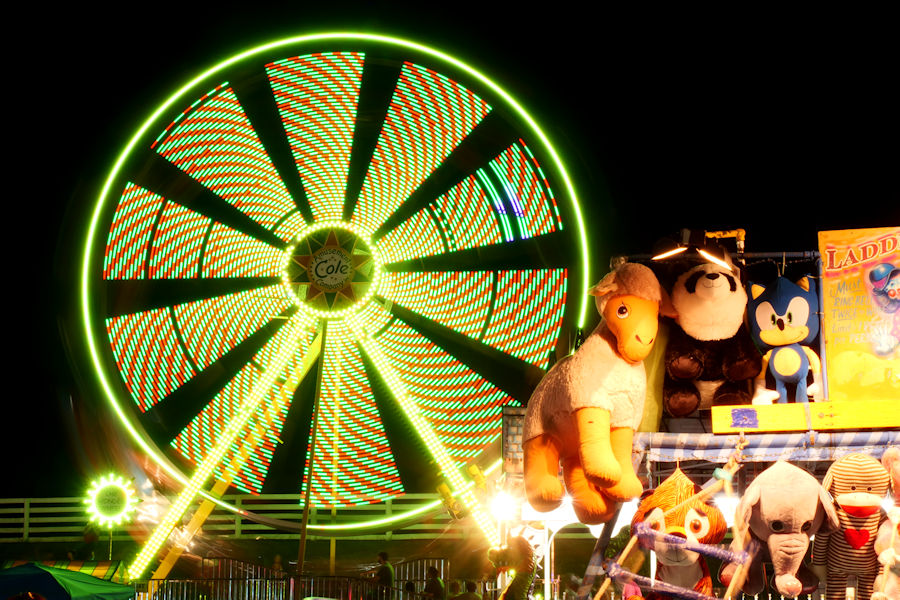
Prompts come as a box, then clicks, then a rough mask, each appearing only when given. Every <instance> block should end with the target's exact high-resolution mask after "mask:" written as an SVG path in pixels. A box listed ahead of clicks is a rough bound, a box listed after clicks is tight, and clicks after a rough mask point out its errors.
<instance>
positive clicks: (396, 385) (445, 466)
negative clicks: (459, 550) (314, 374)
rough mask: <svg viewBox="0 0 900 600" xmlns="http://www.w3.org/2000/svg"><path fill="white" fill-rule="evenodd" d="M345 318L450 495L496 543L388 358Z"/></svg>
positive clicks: (475, 501)
mask: <svg viewBox="0 0 900 600" xmlns="http://www.w3.org/2000/svg"><path fill="white" fill-rule="evenodd" d="M347 322H348V325H349V326H350V329H351V331H352V332H353V335H354V336H355V337H356V340H357V341H358V342H359V344H360V346H362V348H363V350H364V351H365V353H366V354H367V355H368V357H369V360H371V361H372V364H373V365H374V366H375V368H376V369H377V370H378V372H379V373H380V374H381V376H382V378H383V379H384V382H385V383H386V384H387V387H388V389H389V390H390V391H391V394H392V395H393V396H394V399H395V400H396V401H397V403H398V404H399V405H400V407H401V408H402V409H403V412H404V414H406V416H407V418H408V419H409V420H410V422H411V423H412V425H413V427H414V428H415V430H416V432H417V433H418V434H419V436H421V438H422V441H423V442H424V443H425V447H426V448H428V451H429V453H431V456H432V457H433V458H434V459H435V461H436V462H437V464H438V466H439V467H440V468H441V472H442V473H443V475H444V477H446V478H447V480H448V481H449V483H450V487H451V490H452V492H454V495H456V494H458V495H459V498H460V500H462V503H463V505H464V506H466V508H468V509H469V511H470V513H471V515H472V517H473V518H474V519H475V522H476V523H478V526H479V527H480V528H481V531H482V533H484V536H485V537H486V538H487V540H488V542H489V543H490V544H491V545H492V546H499V544H500V533H499V532H498V531H497V527H496V526H495V525H494V523H493V521H492V520H491V519H490V518H489V517H488V516H487V514H486V513H485V511H484V508H483V507H482V506H481V503H480V502H479V501H478V499H477V498H476V497H475V494H474V493H473V492H472V490H471V489H470V487H469V485H468V484H469V482H467V481H466V480H465V479H464V478H463V476H462V475H461V474H460V472H459V469H458V468H457V466H456V463H455V462H454V461H453V459H452V458H451V457H450V455H449V454H447V450H446V449H445V448H444V445H443V444H442V443H441V441H440V439H438V436H437V434H435V433H434V429H432V427H431V425H430V424H429V423H428V421H427V420H426V419H425V417H423V416H422V414H421V413H420V412H419V408H418V407H417V406H416V404H415V402H413V401H412V399H411V398H410V397H409V395H408V394H407V391H406V386H405V385H404V384H403V382H402V381H401V380H400V377H399V376H398V375H397V373H396V371H395V370H394V369H393V368H392V367H391V365H390V362H389V361H388V359H387V358H386V357H385V356H384V354H383V353H382V352H381V348H380V347H379V345H378V342H376V341H375V340H374V339H372V338H371V337H370V336H369V335H368V334H367V333H366V332H365V330H364V329H363V328H362V327H361V326H360V324H359V323H357V322H356V321H355V320H354V319H352V318H350V319H347Z"/></svg>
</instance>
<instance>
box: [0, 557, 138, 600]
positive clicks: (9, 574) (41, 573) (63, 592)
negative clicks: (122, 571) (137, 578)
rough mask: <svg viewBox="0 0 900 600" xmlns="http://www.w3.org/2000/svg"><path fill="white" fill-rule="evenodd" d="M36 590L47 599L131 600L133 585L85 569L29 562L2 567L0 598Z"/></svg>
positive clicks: (0, 572)
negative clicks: (104, 578)
mask: <svg viewBox="0 0 900 600" xmlns="http://www.w3.org/2000/svg"><path fill="white" fill-rule="evenodd" d="M24 592H33V593H36V594H40V595H41V596H43V597H44V598H46V599H47V600H57V599H60V600H68V599H69V598H72V599H73V600H128V599H129V598H134V589H133V588H132V587H131V586H127V585H121V584H118V583H112V582H110V581H104V580H102V579H97V578H96V577H93V576H91V575H87V574H86V573H79V572H78V571H69V570H67V569H56V568H54V567H48V566H46V565H40V564H37V563H27V564H24V565H20V566H18V567H13V568H11V569H3V570H0V598H9V597H10V596H15V595H16V594H21V593H24Z"/></svg>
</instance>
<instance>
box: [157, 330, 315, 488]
mask: <svg viewBox="0 0 900 600" xmlns="http://www.w3.org/2000/svg"><path fill="white" fill-rule="evenodd" d="M312 325H313V324H312V323H310V326H309V327H308V328H307V329H306V330H305V332H304V333H305V334H306V335H305V336H304V337H301V338H300V339H298V340H296V345H297V351H296V353H295V354H294V355H293V360H291V361H290V362H288V364H287V365H286V366H285V367H284V369H283V374H282V375H281V376H280V377H279V378H278V379H276V382H275V383H274V384H273V385H272V386H271V387H270V388H269V390H268V394H267V397H266V398H264V399H263V401H262V402H261V403H259V405H258V406H257V407H256V408H255V411H254V412H255V414H254V416H253V417H252V418H251V420H250V421H249V423H248V425H247V427H246V429H245V430H244V431H243V436H242V437H241V438H239V439H236V440H234V442H233V443H232V446H231V449H230V451H229V453H228V454H227V455H226V457H225V458H224V459H223V460H222V462H221V463H220V464H219V466H218V468H217V470H216V471H215V474H216V477H218V478H220V479H222V478H226V477H228V478H230V479H231V480H232V483H233V484H234V485H235V487H237V488H238V489H240V490H242V491H243V492H246V493H260V492H261V491H262V485H263V483H264V482H265V478H266V473H267V471H268V468H269V464H270V463H271V460H272V455H273V453H274V452H275V447H276V445H277V444H278V443H280V442H279V440H278V432H280V431H281V429H282V427H283V425H284V420H285V417H286V415H287V410H288V408H289V407H290V402H291V398H292V395H293V393H294V390H295V389H296V386H297V381H296V380H295V379H294V378H292V377H291V376H290V374H291V373H292V372H294V371H296V370H297V369H298V368H299V367H300V364H301V363H302V357H303V355H304V353H305V352H306V350H307V349H308V348H309V345H310V343H311V342H312V340H313V339H314V337H315V333H316V331H315V329H314V327H313V326H312ZM287 330H288V328H284V327H282V328H281V329H280V330H279V332H282V331H287ZM284 343H285V339H284V336H283V335H278V334H276V335H275V336H273V337H272V339H271V340H270V341H269V342H268V343H267V344H266V345H265V346H264V347H263V349H262V350H261V351H260V354H259V355H257V357H256V358H264V359H265V358H271V354H272V353H274V352H276V351H277V349H278V348H279V347H281V345H282V344H284ZM268 364H269V361H268V360H262V361H261V362H256V361H251V362H249V363H247V364H246V365H245V366H244V367H243V368H242V369H241V370H240V371H239V372H238V373H237V375H235V377H234V378H232V379H231V380H230V381H229V382H228V383H227V384H226V386H225V387H224V388H223V389H222V391H221V392H219V393H218V394H216V396H215V397H214V398H213V399H212V401H211V402H210V403H209V404H208V405H207V407H206V408H204V409H203V411H201V413H200V414H199V415H197V416H196V417H195V418H194V419H193V421H191V423H190V424H189V425H188V426H187V427H185V428H184V430H183V431H182V432H181V433H180V434H179V435H178V436H177V437H176V438H175V439H174V440H173V441H172V447H173V448H175V449H176V450H177V451H178V452H179V453H180V454H181V455H182V456H184V457H185V458H187V459H188V460H191V461H193V462H195V463H198V464H199V463H200V462H202V461H203V458H204V457H205V456H206V452H207V451H208V450H209V449H210V448H211V447H212V446H213V445H215V443H216V441H217V440H218V439H219V438H220V436H221V435H222V432H223V431H224V430H225V428H226V426H227V424H228V422H229V421H230V420H231V419H233V418H235V416H236V415H237V414H238V413H239V412H240V411H241V410H242V404H243V403H244V399H245V398H247V396H248V395H249V394H250V391H251V390H252V389H253V387H254V384H256V383H257V382H258V380H259V378H260V377H261V375H262V373H263V372H264V371H265V369H266V367H267V366H268Z"/></svg>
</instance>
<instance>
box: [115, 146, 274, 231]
mask: <svg viewBox="0 0 900 600" xmlns="http://www.w3.org/2000/svg"><path fill="white" fill-rule="evenodd" d="M140 154H141V155H140V156H136V157H134V159H133V162H134V164H135V165H141V166H140V168H138V167H135V168H133V170H132V172H131V173H130V176H129V178H130V180H131V181H133V182H134V183H135V184H137V185H139V186H141V187H143V188H146V189H148V190H151V191H153V192H155V193H157V194H159V195H160V196H162V197H164V198H168V199H170V200H171V201H173V202H177V203H178V204H180V205H182V206H184V207H185V208H188V209H190V210H192V211H195V212H197V213H199V214H201V215H204V216H206V217H208V218H210V219H211V220H212V221H214V222H216V223H221V224H223V225H227V226H228V227H230V228H232V229H235V230H237V231H240V232H242V233H245V234H247V235H248V236H250V237H253V238H256V239H258V240H260V241H262V242H265V243H266V244H269V245H271V246H273V247H276V248H283V247H284V245H285V241H284V240H282V239H281V238H279V237H278V236H277V235H275V234H274V233H272V231H270V230H269V229H267V228H266V227H264V226H263V225H261V224H260V223H258V222H257V221H255V220H254V219H252V218H251V217H250V216H248V215H247V214H246V213H244V212H242V211H240V210H239V209H238V208H237V207H235V206H234V205H233V204H232V203H229V202H228V201H227V200H226V199H224V198H222V197H221V196H219V195H218V194H216V193H215V192H213V191H212V190H210V189H209V188H208V187H205V186H204V185H203V184H202V183H200V182H199V181H198V180H197V179H196V178H194V177H193V176H191V174H189V173H188V172H186V171H185V170H183V169H182V168H181V167H179V166H177V165H175V164H173V163H172V162H170V161H169V160H167V159H166V158H164V157H162V156H160V155H159V154H158V153H156V152H152V151H149V150H148V151H144V152H142V153H140Z"/></svg>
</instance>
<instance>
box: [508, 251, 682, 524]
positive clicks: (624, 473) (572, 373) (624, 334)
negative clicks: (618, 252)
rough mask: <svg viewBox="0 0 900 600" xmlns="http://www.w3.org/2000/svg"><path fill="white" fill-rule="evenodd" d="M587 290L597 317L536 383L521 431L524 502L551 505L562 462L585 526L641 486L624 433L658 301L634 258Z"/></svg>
mask: <svg viewBox="0 0 900 600" xmlns="http://www.w3.org/2000/svg"><path fill="white" fill-rule="evenodd" d="M591 294H593V295H594V296H595V297H596V304H597V310H598V311H599V312H600V314H601V315H602V316H603V318H602V320H601V321H600V324H599V325H598V326H597V328H596V329H595V330H594V331H593V332H592V333H591V335H590V336H588V338H587V340H585V342H584V344H582V346H581V347H580V348H579V349H578V350H577V351H576V352H575V353H574V354H573V355H571V356H567V357H565V358H563V359H562V360H560V361H559V362H558V363H557V364H556V365H554V366H553V368H551V369H550V371H549V372H548V373H547V374H546V375H545V376H544V378H543V379H542V380H541V382H540V384H538V386H537V388H536V389H535V391H534V393H533V394H532V396H531V399H530V400H529V402H528V408H527V410H526V413H525V426H524V432H523V436H522V439H523V440H524V444H523V449H524V454H525V465H524V471H525V491H526V494H527V496H528V501H529V502H530V503H531V505H532V506H533V507H534V508H535V509H537V510H539V511H543V512H546V511H550V510H553V509H554V508H556V507H557V506H559V504H560V502H561V501H562V497H563V487H562V485H561V484H560V482H559V478H558V473H559V464H560V461H562V468H563V474H564V478H565V484H566V488H567V490H568V492H569V494H570V495H571V496H572V504H573V508H574V510H575V514H576V516H577V517H578V519H579V520H580V521H581V522H582V523H586V524H596V523H605V522H607V521H608V520H609V519H610V518H611V517H612V515H613V514H614V513H615V507H616V504H617V502H621V501H625V500H628V499H630V498H635V497H637V496H638V495H639V494H640V493H641V491H642V489H643V486H642V484H641V482H640V480H639V479H638V478H637V476H636V475H635V473H634V468H633V466H632V462H631V461H632V439H633V434H634V430H635V429H637V426H638V424H639V423H640V420H641V416H642V414H643V405H644V398H645V396H646V386H647V381H646V375H645V371H644V365H643V363H642V361H643V359H644V358H646V356H647V354H648V353H649V352H650V350H651V349H652V348H653V343H654V341H655V340H656V334H657V329H658V326H659V321H658V314H659V311H660V305H661V304H663V301H664V292H663V290H662V288H661V287H660V285H659V281H658V280H657V279H656V276H655V275H654V274H653V271H651V270H650V269H649V268H648V267H646V266H644V265H639V264H635V263H624V264H622V265H620V266H619V267H618V268H617V269H615V270H613V271H612V272H611V273H609V274H608V275H606V276H605V277H604V278H603V279H602V280H601V281H600V283H598V284H597V285H596V286H594V287H593V288H592V289H591ZM666 307H668V304H666ZM665 310H668V308H666V309H665Z"/></svg>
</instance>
